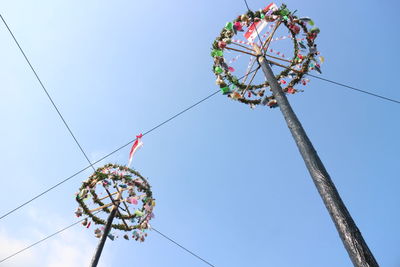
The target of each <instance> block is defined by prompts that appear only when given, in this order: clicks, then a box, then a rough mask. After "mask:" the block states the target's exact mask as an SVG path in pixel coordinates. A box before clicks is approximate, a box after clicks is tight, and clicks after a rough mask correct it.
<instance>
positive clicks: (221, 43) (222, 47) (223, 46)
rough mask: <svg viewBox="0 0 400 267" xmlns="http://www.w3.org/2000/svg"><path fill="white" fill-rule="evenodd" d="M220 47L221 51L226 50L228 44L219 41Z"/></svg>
mask: <svg viewBox="0 0 400 267" xmlns="http://www.w3.org/2000/svg"><path fill="white" fill-rule="evenodd" d="M218 47H219V48H220V49H224V48H225V47H226V43H225V42H224V41H219V42H218Z"/></svg>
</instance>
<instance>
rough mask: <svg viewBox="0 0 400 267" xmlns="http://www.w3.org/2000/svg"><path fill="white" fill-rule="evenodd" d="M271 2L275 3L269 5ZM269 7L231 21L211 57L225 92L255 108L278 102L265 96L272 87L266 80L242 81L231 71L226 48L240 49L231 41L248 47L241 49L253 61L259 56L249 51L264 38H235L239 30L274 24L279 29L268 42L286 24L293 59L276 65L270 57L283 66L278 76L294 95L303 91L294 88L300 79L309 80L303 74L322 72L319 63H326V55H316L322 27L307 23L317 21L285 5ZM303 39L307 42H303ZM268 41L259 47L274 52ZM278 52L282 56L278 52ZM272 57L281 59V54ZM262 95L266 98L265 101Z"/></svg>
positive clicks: (216, 41) (288, 91)
mask: <svg viewBox="0 0 400 267" xmlns="http://www.w3.org/2000/svg"><path fill="white" fill-rule="evenodd" d="M272 5H273V4H271V5H270V6H272ZM270 6H268V7H267V8H265V9H263V10H259V11H256V12H253V11H248V12H247V13H246V14H243V15H240V16H238V17H237V18H236V19H235V20H233V21H232V22H228V23H227V24H226V26H225V27H224V28H223V29H222V31H221V33H220V35H219V36H218V37H217V38H216V39H215V41H214V43H213V45H212V51H211V56H212V57H213V58H214V64H213V68H212V69H213V72H214V74H215V75H216V77H217V80H216V83H217V85H219V86H220V88H221V91H222V93H223V94H225V95H227V96H228V97H230V98H232V99H234V100H237V101H239V102H242V103H245V104H249V105H251V106H252V107H253V106H254V105H258V104H260V103H263V104H266V103H267V102H268V105H269V106H270V107H276V101H275V102H274V97H273V96H267V95H265V96H264V94H265V88H267V87H269V83H268V82H267V81H265V82H264V81H263V82H262V83H260V84H251V81H250V82H249V83H248V84H246V83H244V82H240V79H238V78H237V77H236V76H234V75H233V74H232V73H231V72H232V71H234V69H233V68H232V67H231V66H229V63H231V62H229V63H227V60H226V59H225V57H224V53H225V52H227V50H229V52H231V51H241V50H238V49H235V48H232V47H229V46H228V45H230V44H235V45H239V46H241V47H242V48H245V49H246V50H247V51H244V52H243V51H241V52H242V53H247V54H250V55H252V56H253V58H254V60H256V57H258V56H257V55H256V54H252V53H249V52H248V51H249V50H250V51H251V50H252V49H251V48H252V46H253V45H257V44H256V43H255V42H258V40H260V41H261V39H256V40H254V41H253V42H242V41H237V40H235V39H233V38H234V37H235V36H237V35H238V34H239V32H243V31H244V29H245V28H247V29H249V28H251V27H253V30H254V27H256V25H257V24H258V23H268V22H273V23H275V25H276V28H275V29H274V30H273V31H272V33H271V34H270V35H271V36H269V37H268V38H270V40H269V41H268V45H269V43H270V42H271V40H274V38H273V35H274V33H275V32H276V30H277V29H278V27H279V26H281V25H283V26H284V27H286V28H287V30H288V31H289V36H284V39H286V38H287V39H291V40H292V42H293V44H292V47H293V56H292V58H291V60H287V59H286V60H285V61H287V62H289V64H288V65H287V66H286V65H284V64H278V63H275V64H274V63H272V61H271V60H268V61H269V63H270V64H271V65H272V66H274V65H277V66H279V67H283V70H282V71H281V72H280V73H279V74H277V75H276V79H277V80H278V81H279V82H280V83H281V84H282V85H285V86H284V87H283V88H282V89H283V91H284V92H286V93H291V94H294V93H295V92H299V91H302V90H296V89H294V86H296V85H297V84H299V83H300V82H301V83H302V84H303V85H305V84H306V83H307V82H306V81H307V80H306V79H304V75H305V74H307V72H308V71H309V70H313V69H315V70H317V71H318V72H321V71H320V64H319V63H322V62H323V57H319V58H318V59H319V62H318V61H317V59H316V55H318V54H319V52H318V51H317V49H316V44H315V43H314V41H315V38H316V37H317V35H318V34H319V29H318V28H316V27H314V28H312V29H310V30H309V29H308V28H307V25H308V24H309V25H314V22H313V21H312V20H311V19H310V18H308V17H304V18H299V17H297V16H296V15H294V13H295V12H291V11H289V10H288V9H287V7H286V5H284V4H283V5H282V6H281V7H280V8H277V7H276V6H275V7H276V8H273V9H271V8H270ZM256 28H257V27H256ZM258 34H259V32H257V35H258ZM260 34H261V33H260ZM237 37H238V36H237ZM299 37H304V38H299ZM258 38H260V36H258ZM276 40H278V38H276ZM304 41H305V42H306V43H304ZM265 44H266V43H264V44H261V42H260V44H259V46H258V47H259V48H260V47H261V50H262V52H263V54H264V55H266V53H267V52H269V51H271V52H273V50H272V49H270V50H269V49H268V46H265ZM254 52H255V51H254ZM278 55H280V53H279V52H278ZM267 56H268V55H267ZM271 57H272V58H277V59H279V58H278V57H274V56H271ZM231 61H232V60H231ZM248 71H249V69H248ZM256 71H257V70H256ZM247 75H248V74H247ZM285 79H289V80H290V81H289V82H287V81H285ZM246 93H247V94H246ZM263 97H264V99H266V100H267V101H264V100H263V101H262V99H263ZM271 102H272V104H271Z"/></svg>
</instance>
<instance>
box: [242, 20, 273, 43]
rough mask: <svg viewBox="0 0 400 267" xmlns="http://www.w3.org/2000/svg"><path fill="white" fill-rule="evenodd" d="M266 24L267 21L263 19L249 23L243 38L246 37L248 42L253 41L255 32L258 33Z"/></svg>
mask: <svg viewBox="0 0 400 267" xmlns="http://www.w3.org/2000/svg"><path fill="white" fill-rule="evenodd" d="M267 25H268V22H267V21H265V20H260V21H257V22H255V23H253V24H251V25H250V27H249V29H248V30H247V32H246V33H245V34H244V38H246V39H247V41H249V42H250V43H253V42H254V39H255V38H256V37H257V34H260V33H261V31H262V30H263V29H264V28H265V27H266V26H267Z"/></svg>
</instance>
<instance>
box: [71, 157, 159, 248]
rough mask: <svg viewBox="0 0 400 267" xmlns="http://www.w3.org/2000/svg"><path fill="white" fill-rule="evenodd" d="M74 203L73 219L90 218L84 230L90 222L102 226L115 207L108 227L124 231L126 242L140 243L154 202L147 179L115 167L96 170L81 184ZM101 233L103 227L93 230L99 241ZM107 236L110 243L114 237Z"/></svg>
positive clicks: (109, 165) (112, 165) (128, 169)
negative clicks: (75, 203) (110, 224)
mask: <svg viewBox="0 0 400 267" xmlns="http://www.w3.org/2000/svg"><path fill="white" fill-rule="evenodd" d="M76 201H77V202H78V203H79V207H78V209H77V211H76V212H75V214H76V216H77V217H80V216H82V215H83V214H85V215H87V216H88V218H90V219H89V220H88V219H85V220H84V221H83V223H82V224H83V225H84V226H86V227H87V228H89V227H90V224H91V221H93V222H94V223H95V224H99V225H105V224H106V218H107V216H108V214H110V212H111V209H112V208H113V206H116V207H117V208H118V211H117V213H116V215H115V218H114V222H115V223H113V224H112V226H111V227H112V228H113V229H115V230H121V231H124V232H125V233H124V236H123V237H124V238H125V239H127V240H128V239H129V238H132V239H135V240H137V241H141V242H143V241H144V240H145V237H146V236H147V233H146V231H147V230H148V229H150V224H149V221H150V220H151V219H152V218H153V217H154V214H153V208H154V206H155V200H154V198H153V195H152V192H151V188H150V185H149V183H148V182H147V180H146V179H145V178H144V177H142V176H141V175H140V174H139V173H138V172H137V171H134V170H132V169H130V168H128V167H125V166H119V165H116V164H107V165H105V166H103V167H101V168H98V169H97V170H96V172H95V173H93V174H92V175H91V176H90V177H89V178H88V179H87V180H86V181H84V182H83V183H82V186H81V187H80V189H79V191H78V193H77V194H76ZM103 201H104V202H103ZM90 220H91V221H90ZM103 230H104V227H100V228H97V229H95V230H94V232H95V235H96V237H98V238H100V237H101V236H102V235H103ZM129 233H130V234H129ZM108 237H109V238H110V239H112V240H114V238H115V237H118V236H117V235H115V234H113V233H110V234H109V235H108Z"/></svg>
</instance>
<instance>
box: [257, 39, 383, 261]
mask: <svg viewBox="0 0 400 267" xmlns="http://www.w3.org/2000/svg"><path fill="white" fill-rule="evenodd" d="M255 49H256V50H257V52H258V55H259V57H258V62H259V64H260V65H261V67H262V70H263V72H264V74H265V77H266V78H267V80H268V82H269V84H270V87H271V90H272V92H273V95H274V97H275V99H276V101H277V103H278V105H279V108H280V109H281V112H282V114H283V116H284V118H285V120H286V123H287V125H288V127H289V130H290V132H291V133H292V136H293V138H294V140H295V142H296V145H297V147H298V149H299V151H300V154H301V156H302V157H303V160H304V162H305V164H306V167H307V169H308V171H309V172H310V174H311V178H312V179H313V181H314V184H315V186H316V187H317V189H318V192H319V194H320V195H321V198H322V200H323V201H324V204H325V206H326V208H327V209H328V212H329V214H330V215H331V218H332V220H333V222H334V223H335V226H336V229H337V231H338V232H339V236H340V238H341V239H342V242H343V244H344V246H345V248H346V250H347V252H348V254H349V256H350V259H351V261H352V262H353V265H354V266H356V267H379V265H378V263H377V262H376V260H375V258H374V256H373V255H372V252H371V251H370V250H369V248H368V246H367V244H366V243H365V241H364V238H363V237H362V235H361V232H360V230H358V228H357V225H356V224H355V222H354V221H353V219H352V217H351V215H350V213H349V211H348V210H347V208H346V206H345V205H344V203H343V201H342V199H341V198H340V195H339V193H338V191H337V189H336V187H335V185H334V184H333V182H332V180H331V178H330V177H329V174H328V172H327V171H326V169H325V167H324V165H323V164H322V161H321V160H320V158H319V156H318V154H317V152H316V151H315V149H314V147H313V145H312V144H311V141H310V139H308V136H307V134H306V132H305V131H304V129H303V127H302V125H301V123H300V121H299V120H298V118H297V116H296V114H295V113H294V111H293V110H292V107H291V106H290V104H289V101H288V100H287V98H286V95H285V93H284V92H283V90H282V88H281V87H280V85H279V84H278V81H277V80H276V78H275V76H274V73H273V72H272V70H271V67H270V66H269V64H268V62H267V60H266V59H265V57H263V56H262V54H261V51H260V49H259V48H258V47H257V46H255Z"/></svg>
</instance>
